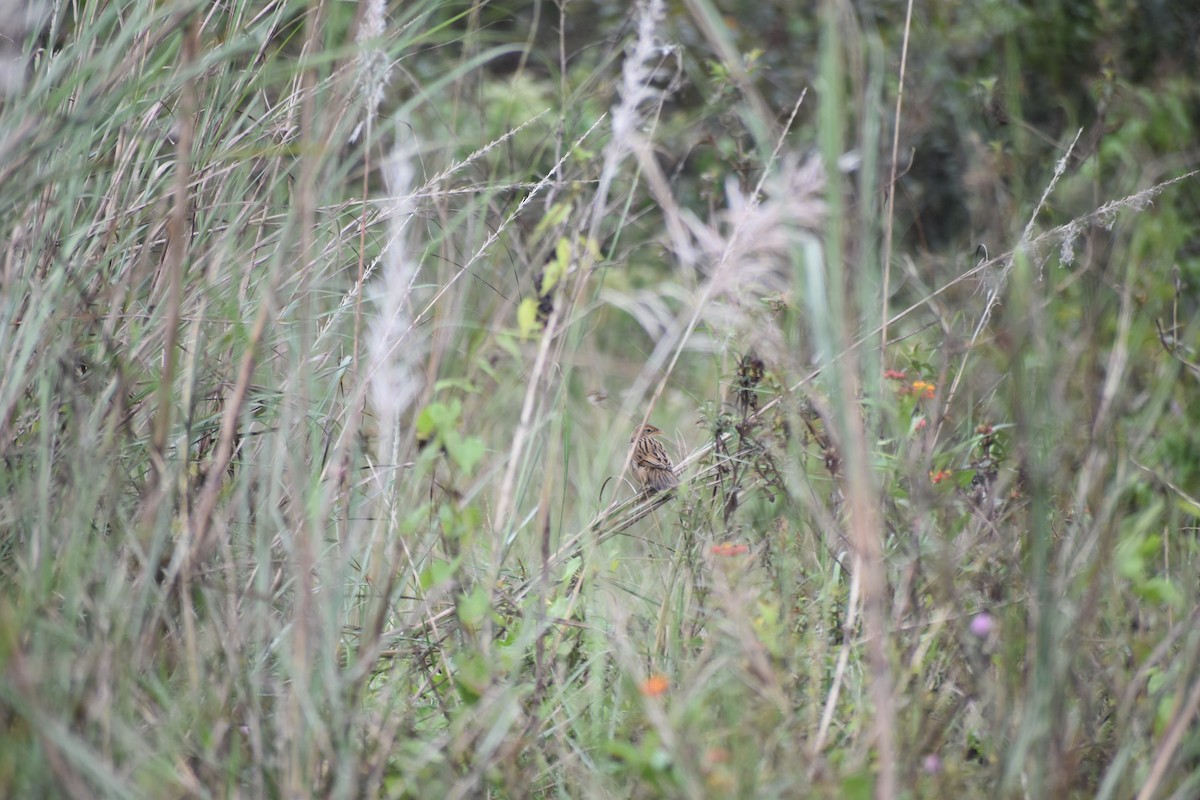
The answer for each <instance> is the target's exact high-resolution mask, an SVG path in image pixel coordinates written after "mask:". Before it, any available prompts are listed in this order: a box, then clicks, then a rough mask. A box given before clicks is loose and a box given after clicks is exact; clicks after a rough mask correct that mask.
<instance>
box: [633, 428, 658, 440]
mask: <svg viewBox="0 0 1200 800" xmlns="http://www.w3.org/2000/svg"><path fill="white" fill-rule="evenodd" d="M656 433H662V431H660V430H659V429H658V428H656V427H654V426H653V425H643V426H642V427H640V428H638V429H637V430H636V431H634V432H633V436H632V437H630V439H629V441H631V442H636V441H637V440H638V439H641V438H642V437H643V436H653V435H655V434H656Z"/></svg>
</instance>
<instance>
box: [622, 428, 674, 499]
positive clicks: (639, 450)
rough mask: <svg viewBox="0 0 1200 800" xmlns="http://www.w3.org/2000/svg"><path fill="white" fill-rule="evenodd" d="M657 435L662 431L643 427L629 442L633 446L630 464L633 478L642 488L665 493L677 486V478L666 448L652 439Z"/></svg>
mask: <svg viewBox="0 0 1200 800" xmlns="http://www.w3.org/2000/svg"><path fill="white" fill-rule="evenodd" d="M659 433H662V431H660V430H659V429H658V428H656V427H654V426H653V425H643V426H642V427H640V428H638V429H637V432H636V433H634V434H633V438H631V439H630V440H629V442H630V444H632V445H633V458H632V461H631V463H632V464H633V474H634V477H636V478H637V479H638V483H640V484H641V485H642V488H643V489H645V490H647V491H649V492H665V491H666V490H667V489H673V488H675V487H676V486H678V485H679V478H677V477H675V468H674V466H673V465H672V464H671V459H670V457H669V456H668V455H667V451H666V448H664V447H663V446H662V443H661V442H659V441H658V440H657V439H655V438H654V436H655V435H656V434H659Z"/></svg>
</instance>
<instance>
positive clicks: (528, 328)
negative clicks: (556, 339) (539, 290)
mask: <svg viewBox="0 0 1200 800" xmlns="http://www.w3.org/2000/svg"><path fill="white" fill-rule="evenodd" d="M537 310H538V299H537V298H536V297H534V296H532V295H530V296H529V297H526V298H525V299H524V300H522V301H521V304H520V305H519V306H517V330H518V331H519V332H520V334H521V338H522V339H528V338H529V337H531V336H533V335H534V334H535V333H537V332H538V331H540V330H541V329H542V323H540V322H538V318H537Z"/></svg>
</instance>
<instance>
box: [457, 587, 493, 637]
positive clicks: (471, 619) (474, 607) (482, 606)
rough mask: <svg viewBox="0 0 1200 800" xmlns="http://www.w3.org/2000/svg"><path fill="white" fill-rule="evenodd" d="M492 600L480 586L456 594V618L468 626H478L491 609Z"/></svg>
mask: <svg viewBox="0 0 1200 800" xmlns="http://www.w3.org/2000/svg"><path fill="white" fill-rule="evenodd" d="M491 605H492V600H491V598H490V597H489V596H488V593H487V591H486V590H485V589H484V588H483V587H482V586H476V587H475V588H474V589H472V590H471V591H469V592H464V593H463V594H461V595H459V596H458V620H459V622H461V623H462V624H463V625H466V626H467V627H468V628H478V627H479V624H480V623H481V622H483V620H484V619H485V618H486V617H487V614H488V611H489V610H491Z"/></svg>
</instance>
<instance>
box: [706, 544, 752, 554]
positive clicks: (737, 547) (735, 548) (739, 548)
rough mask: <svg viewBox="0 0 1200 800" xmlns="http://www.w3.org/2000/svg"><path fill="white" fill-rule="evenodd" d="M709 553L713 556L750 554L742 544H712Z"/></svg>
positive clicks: (747, 548) (748, 549)
mask: <svg viewBox="0 0 1200 800" xmlns="http://www.w3.org/2000/svg"><path fill="white" fill-rule="evenodd" d="M711 552H712V554H713V555H714V556H743V555H745V554H746V553H749V552H750V548H749V547H747V546H746V545H744V544H733V543H732V542H725V543H723V544H714V545H713V546H712V550H711Z"/></svg>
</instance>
